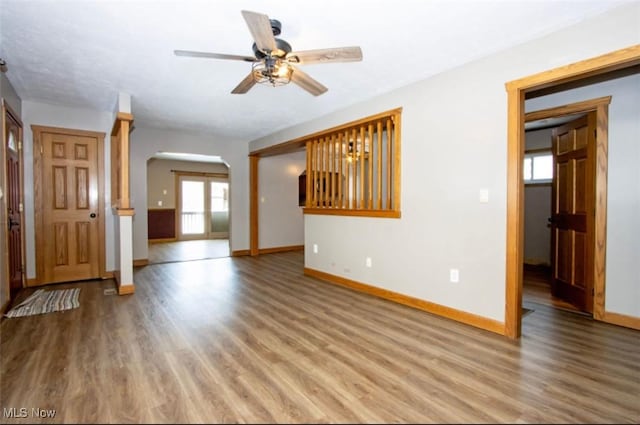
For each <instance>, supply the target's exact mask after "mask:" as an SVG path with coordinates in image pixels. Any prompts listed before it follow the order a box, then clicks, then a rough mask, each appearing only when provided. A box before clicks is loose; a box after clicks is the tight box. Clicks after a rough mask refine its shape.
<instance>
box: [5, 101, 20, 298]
mask: <svg viewBox="0 0 640 425" xmlns="http://www.w3.org/2000/svg"><path fill="white" fill-rule="evenodd" d="M4 119H5V139H4V140H5V141H6V142H5V143H6V146H5V152H6V161H7V195H6V196H7V222H8V224H9V229H8V233H7V239H8V244H7V246H8V257H9V291H10V295H9V296H10V297H11V299H14V298H15V296H16V293H17V292H18V291H19V290H20V289H22V287H23V283H24V257H23V255H22V253H23V247H22V241H23V236H22V229H23V226H22V210H23V200H22V178H21V176H22V170H21V168H22V126H21V125H20V122H19V121H18V120H17V118H16V117H14V116H13V114H12V113H11V112H10V111H9V109H7V108H5V113H4Z"/></svg>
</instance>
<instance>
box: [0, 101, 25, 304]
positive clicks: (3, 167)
mask: <svg viewBox="0 0 640 425" xmlns="http://www.w3.org/2000/svg"><path fill="white" fill-rule="evenodd" d="M7 115H11V118H12V119H13V120H14V121H15V122H16V123H17V124H18V129H19V134H18V143H19V146H18V163H19V167H20V184H19V185H20V204H21V205H22V209H21V210H20V226H21V229H20V256H21V257H22V258H21V259H20V263H21V264H22V287H23V288H24V287H25V284H26V282H27V270H26V261H25V259H26V256H25V240H26V239H25V233H26V231H25V230H26V229H25V219H24V149H23V145H24V141H23V138H24V127H23V125H22V120H20V118H19V117H18V114H16V113H15V112H14V110H13V109H12V108H11V107H10V106H9V104H8V103H7V101H6V100H4V99H2V118H1V119H2V137H1V138H2V144H3V147H2V149H4V157H3V158H4V161H3V163H2V164H0V167H1V168H0V170H1V171H2V175H3V176H4V180H3V181H4V187H3V188H2V192H3V194H4V195H3V202H2V203H1V207H2V208H4V209H5V214H6V199H7V198H6V196H7V192H8V191H7V187H8V186H7V154H8V149H7V140H5V138H6V127H7V122H6V116H7ZM8 238H9V234H8V233H7V234H6V237H5V238H4V240H3V241H0V244H1V246H2V248H3V250H4V252H6V253H7V255H5V256H3V257H4V258H2V259H0V261H3V262H4V270H5V272H6V276H0V281H2V282H5V281H6V282H7V288H9V276H8V273H9V250H8V245H9V240H8ZM10 293H11V290H9V294H10ZM6 301H7V302H9V301H11V300H10V295H8V297H7V300H6ZM3 307H4V306H0V309H2V308H3Z"/></svg>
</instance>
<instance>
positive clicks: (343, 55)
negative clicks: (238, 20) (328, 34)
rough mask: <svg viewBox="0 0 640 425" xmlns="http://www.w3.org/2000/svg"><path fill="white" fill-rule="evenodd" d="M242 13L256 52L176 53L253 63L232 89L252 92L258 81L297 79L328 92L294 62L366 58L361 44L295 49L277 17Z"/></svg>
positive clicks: (177, 52)
mask: <svg viewBox="0 0 640 425" xmlns="http://www.w3.org/2000/svg"><path fill="white" fill-rule="evenodd" d="M242 16H243V17H244V20H245V21H246V22H247V25H248V26H249V31H250V32H251V36H252V37H253V40H254V41H255V42H254V43H253V53H254V56H241V55H228V54H223V53H208V52H194V51H190V50H174V54H175V55H176V56H190V57H197V58H213V59H230V60H240V61H245V62H251V63H253V65H252V69H251V72H250V73H249V75H247V76H246V77H245V78H244V79H243V80H242V81H241V82H240V84H238V85H237V86H236V87H235V88H234V89H233V90H232V91H231V93H233V94H243V93H246V92H248V91H249V90H250V89H251V88H252V87H253V86H254V85H255V84H256V83H262V84H269V85H272V86H279V85H284V84H288V83H289V82H293V83H295V84H297V85H299V86H300V87H302V88H303V89H305V90H306V91H308V92H309V93H311V94H312V95H314V96H319V95H321V94H322V93H324V92H326V91H327V90H328V89H327V87H325V86H323V85H322V84H320V83H319V82H318V81H316V80H314V79H313V78H311V77H310V76H309V75H307V74H306V73H304V72H302V71H301V70H300V68H298V67H296V66H294V64H296V65H305V64H312V63H330V62H356V61H361V60H362V51H361V50H360V47H358V46H352V47H337V48H330V49H317V50H302V51H299V52H294V51H291V46H290V45H289V43H287V42H286V41H284V40H282V39H280V38H276V36H278V35H280V30H281V29H282V24H281V23H280V21H278V20H276V19H269V17H268V16H267V15H264V14H262V13H256V12H249V11H246V10H243V11H242Z"/></svg>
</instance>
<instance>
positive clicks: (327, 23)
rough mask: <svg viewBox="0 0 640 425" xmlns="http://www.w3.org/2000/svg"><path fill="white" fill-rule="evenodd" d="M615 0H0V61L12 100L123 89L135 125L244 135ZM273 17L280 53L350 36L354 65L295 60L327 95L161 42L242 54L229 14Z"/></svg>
mask: <svg viewBox="0 0 640 425" xmlns="http://www.w3.org/2000/svg"><path fill="white" fill-rule="evenodd" d="M626 2H628V1H617V0H599V1H598V0H533V1H524V0H511V1H509V0H501V1H498V0H492V1H490V0H476V1H474V0H446V1H445V0H439V1H436V0H394V1H389V0H384V1H382V0H366V1H364V0H362V1H361V0H305V1H294V0H270V1H258V0H254V1H250V0H220V1H214V0H208V1H204V0H181V1H179V0H175V1H160V0H137V1H134V0H130V1H125V0H119V1H115V0H77V1H62V0H56V1H51V0H49V1H36V0H22V1H16V0H0V57H2V58H4V59H5V60H6V61H7V64H8V67H9V71H8V72H7V74H6V75H7V77H8V78H9V80H10V81H11V83H12V85H13V86H14V88H15V89H16V91H17V93H18V95H19V96H21V98H22V99H23V100H36V101H44V102H47V103H55V104H62V105H69V106H81V107H88V108H92V109H97V110H106V111H111V110H113V108H114V105H115V103H116V99H117V95H118V92H119V91H123V92H126V93H129V94H130V95H131V98H132V112H133V114H134V116H135V120H136V125H137V126H154V127H161V128H178V129H182V128H184V129H191V130H197V131H208V132H212V133H215V134H217V135H220V136H222V137H232V138H234V139H235V138H240V139H242V140H247V141H249V140H253V139H255V138H257V137H260V136H263V135H266V134H269V133H271V132H273V131H276V130H279V129H281V128H285V127H288V126H290V125H294V124H297V123H300V122H304V121H307V120H309V119H313V118H316V117H318V116H321V115H324V114H326V113H329V112H331V111H333V110H336V109H338V108H341V107H345V106H347V105H350V104H353V103H355V102H358V101H362V100H366V99H367V98H370V97H372V96H375V95H377V94H380V93H384V92H387V91H390V90H392V89H394V88H397V87H400V86H404V85H407V84H409V83H412V82H415V81H418V80H421V79H424V78H426V77H428V76H430V75H433V74H436V73H439V72H442V71H444V70H446V69H449V68H452V67H455V66H457V65H461V64H463V63H466V62H469V61H471V60H473V59H476V58H479V57H482V56H486V55H488V54H490V53H493V52H496V51H499V50H502V49H505V48H508V47H510V46H513V45H516V44H519V43H522V42H525V41H527V40H531V39H534V38H537V37H540V36H542V35H544V34H547V33H549V32H552V31H554V30H557V29H559V28H561V27H564V26H567V25H570V24H573V23H576V22H578V21H580V20H583V19H585V18H587V17H590V16H592V15H595V14H598V13H601V12H603V11H605V10H607V9H610V8H613V7H616V6H618V5H620V4H622V3H626ZM241 10H250V11H255V12H260V13H264V14H267V15H269V17H270V18H273V19H278V20H279V21H280V22H281V23H282V34H281V35H280V38H282V39H284V40H286V41H288V42H289V43H290V44H291V46H292V47H293V50H294V51H295V50H309V49H319V48H329V47H342V46H353V45H358V46H361V47H362V51H363V61H362V62H350V63H332V64H315V65H304V66H301V69H303V70H304V71H306V72H307V73H308V74H309V75H310V76H312V77H313V78H315V79H316V80H318V81H319V82H321V83H322V84H324V85H325V86H327V87H328V88H329V91H328V92H327V93H325V94H323V95H321V96H319V97H313V96H312V95H310V94H309V93H307V92H306V91H304V90H303V89H301V88H300V87H298V86H296V85H293V84H290V85H287V86H283V87H276V88H274V87H269V86H263V85H256V86H255V87H254V88H253V89H251V90H250V91H249V92H248V93H247V94H244V95H234V94H231V93H230V92H231V90H232V89H233V88H234V87H235V86H236V85H237V84H238V83H239V82H240V81H241V80H242V79H243V78H244V77H245V76H246V75H247V74H248V73H249V71H250V69H251V64H250V63H246V62H241V61H229V60H218V59H201V58H185V57H176V56H174V54H173V50H174V49H182V50H199V51H208V52H215V53H228V54H236V55H252V51H251V45H252V42H253V40H252V39H251V34H250V32H249V30H248V28H247V25H246V23H245V21H244V19H243V18H242V15H241V13H240V11H241Z"/></svg>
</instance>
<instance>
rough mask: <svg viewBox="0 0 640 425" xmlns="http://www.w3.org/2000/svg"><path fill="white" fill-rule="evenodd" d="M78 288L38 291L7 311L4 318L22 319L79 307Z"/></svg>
mask: <svg viewBox="0 0 640 425" xmlns="http://www.w3.org/2000/svg"><path fill="white" fill-rule="evenodd" d="M79 296H80V288H73V289H53V290H44V289H38V290H37V291H35V292H34V293H33V294H31V295H30V296H29V297H28V298H27V299H26V300H24V301H23V302H21V303H20V304H18V305H17V306H15V307H13V308H12V309H11V310H9V312H8V313H6V314H5V317H9V318H13V317H24V316H33V315H36V314H46V313H52V312H54V311H64V310H70V309H73V308H77V307H80V301H79V300H78V298H79Z"/></svg>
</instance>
